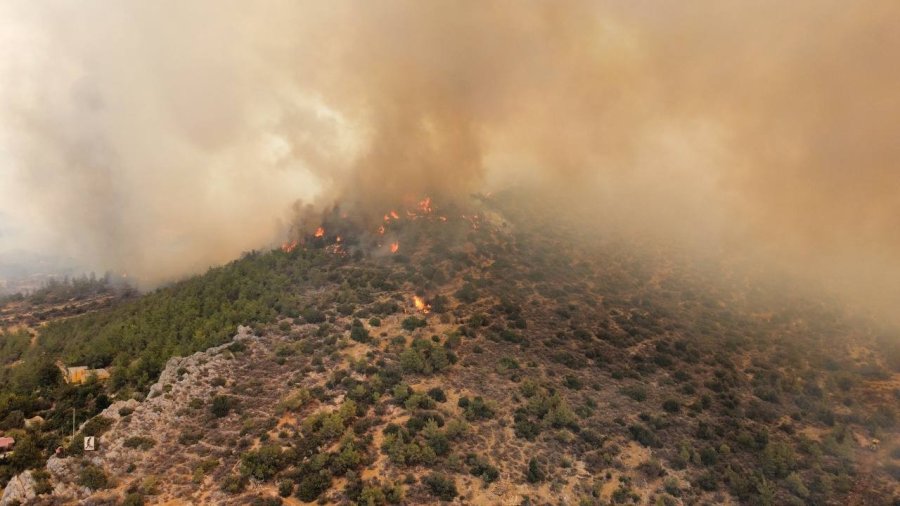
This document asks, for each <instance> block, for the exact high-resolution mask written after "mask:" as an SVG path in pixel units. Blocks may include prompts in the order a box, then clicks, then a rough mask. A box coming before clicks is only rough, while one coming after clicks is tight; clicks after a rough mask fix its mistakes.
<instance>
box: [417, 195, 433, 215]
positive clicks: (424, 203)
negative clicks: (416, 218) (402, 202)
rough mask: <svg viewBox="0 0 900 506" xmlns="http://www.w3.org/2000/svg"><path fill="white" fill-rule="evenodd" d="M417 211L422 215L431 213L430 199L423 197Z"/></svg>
mask: <svg viewBox="0 0 900 506" xmlns="http://www.w3.org/2000/svg"><path fill="white" fill-rule="evenodd" d="M419 210H420V211H422V212H423V213H430V212H431V197H425V198H424V199H422V200H421V201H419Z"/></svg>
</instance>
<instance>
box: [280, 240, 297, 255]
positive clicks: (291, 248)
mask: <svg viewBox="0 0 900 506" xmlns="http://www.w3.org/2000/svg"><path fill="white" fill-rule="evenodd" d="M296 248H297V239H294V240H293V241H291V242H286V243H284V244H282V245H281V251H284V252H285V253H290V252H291V251H294V249H296Z"/></svg>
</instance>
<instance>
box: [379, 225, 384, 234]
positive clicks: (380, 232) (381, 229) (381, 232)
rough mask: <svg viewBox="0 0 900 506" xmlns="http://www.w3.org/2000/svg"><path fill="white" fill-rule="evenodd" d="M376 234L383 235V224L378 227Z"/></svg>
mask: <svg viewBox="0 0 900 506" xmlns="http://www.w3.org/2000/svg"><path fill="white" fill-rule="evenodd" d="M378 235H384V225H381V226H380V227H378Z"/></svg>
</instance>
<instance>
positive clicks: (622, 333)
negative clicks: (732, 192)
mask: <svg viewBox="0 0 900 506" xmlns="http://www.w3.org/2000/svg"><path fill="white" fill-rule="evenodd" d="M511 202H512V199H504V198H502V197H497V198H490V199H481V200H479V201H477V202H474V203H473V204H472V208H471V209H466V210H465V211H462V210H460V209H456V208H454V209H449V208H448V209H441V208H439V207H437V206H436V205H434V204H433V203H432V202H431V201H430V200H427V199H426V200H423V201H421V202H419V203H417V204H416V205H413V206H410V207H409V209H396V210H387V212H386V213H385V215H384V217H383V219H380V220H377V221H378V223H377V224H373V225H369V224H366V225H365V226H363V225H360V224H358V223H356V222H352V221H350V220H347V219H345V218H344V217H343V215H342V213H341V212H340V211H339V210H335V211H334V212H333V213H330V214H328V215H326V217H325V218H324V219H322V221H321V224H320V225H318V226H316V227H314V228H313V229H312V230H308V231H306V232H305V233H300V234H299V235H298V236H297V237H296V238H292V239H291V240H290V241H288V242H286V243H285V244H284V245H283V246H282V247H281V248H279V249H277V250H274V251H269V252H253V253H249V254H247V255H245V256H244V257H243V258H241V259H239V260H236V261H234V262H232V263H231V264H229V265H226V266H223V267H218V268H215V269H212V270H210V271H209V272H208V273H206V274H205V275H203V276H198V277H195V278H192V279H189V280H185V281H183V282H181V283H177V284H175V285H172V286H170V287H166V288H163V289H160V290H157V291H155V292H153V293H150V294H147V295H145V296H142V297H140V298H137V299H133V300H132V299H128V300H122V301H119V302H117V303H116V304H114V305H113V307H110V308H102V309H100V310H98V311H95V312H91V313H90V314H87V315H83V316H79V317H75V318H68V319H64V320H61V321H56V322H53V323H51V324H49V325H47V326H45V327H43V328H42V329H41V331H40V337H39V339H38V341H37V345H36V346H34V347H32V348H30V349H29V350H28V351H26V352H24V353H23V354H22V358H21V360H22V363H23V364H25V365H26V367H22V366H18V367H16V368H12V369H9V370H7V371H6V372H5V373H4V376H3V378H2V380H3V385H4V388H3V398H2V401H3V403H2V408H3V413H2V417H0V419H2V420H3V421H4V422H3V423H4V424H6V427H4V428H5V429H7V430H9V431H12V432H13V433H16V434H17V435H19V439H20V441H19V444H20V446H17V448H16V451H15V453H14V456H13V458H12V459H11V460H10V462H9V463H7V464H6V471H7V473H8V474H9V475H11V474H12V473H13V472H20V471H22V470H23V469H26V468H32V469H35V470H34V471H29V472H28V473H27V474H26V475H20V476H19V477H18V478H16V480H15V482H14V483H15V486H16V487H18V488H17V489H16V490H22V491H24V493H25V494H26V495H30V493H33V494H35V495H36V497H33V498H30V499H29V500H30V501H31V502H32V503H35V504H53V503H54V501H64V500H74V499H79V500H85V501H88V502H93V503H95V504H107V503H109V504H118V503H121V502H123V501H124V502H125V503H127V504H141V503H147V504H150V503H162V502H166V501H176V500H177V501H183V502H192V503H195V504H201V503H215V504H248V503H257V504H278V503H279V501H284V502H285V503H287V504H298V503H304V502H314V501H324V502H327V503H359V504H392V503H405V504H420V503H436V502H440V501H457V502H460V503H467V504H608V503H619V504H625V503H641V504H644V503H658V504H679V503H684V504H694V503H746V504H810V503H811V504H880V503H889V502H890V501H891V500H896V498H897V497H898V494H900V490H898V475H900V460H898V458H900V451H898V448H900V439H898V437H897V425H896V416H897V413H896V410H895V409H894V408H893V406H895V405H896V404H897V400H898V398H900V348H898V344H897V343H898V341H897V334H896V333H892V332H893V331H892V330H890V329H886V328H883V327H881V326H879V325H877V324H876V323H875V322H873V321H871V320H867V319H863V318H859V317H855V316H853V315H851V314H845V313H844V312H843V311H842V310H840V309H839V308H838V306H837V305H836V304H834V303H832V302H828V301H823V300H821V299H816V298H815V297H813V296H810V295H809V294H805V293H800V292H799V291H798V290H795V289H793V288H792V287H790V285H789V283H780V282H778V281H771V280H767V279H765V278H762V277H754V276H752V275H750V274H748V271H747V270H744V269H742V268H741V267H740V266H735V265H732V264H728V263H724V262H718V261H713V260H704V261H699V260H697V259H696V257H694V256H692V255H690V254H689V253H688V252H685V251H679V250H677V249H675V248H665V247H660V246H659V245H658V244H655V243H652V242H649V241H638V240H633V239H631V240H627V239H623V238H619V237H607V236H604V235H603V234H599V233H596V232H594V231H592V230H590V229H586V228H582V229H579V228H577V227H574V226H569V227H565V226H563V225H561V223H566V221H565V220H564V219H561V218H559V217H557V216H553V215H549V214H548V213H546V212H543V210H542V209H537V208H535V209H524V208H522V207H521V206H516V205H512V204H511ZM174 357H185V358H174ZM57 358H58V359H63V360H65V361H66V363H71V364H79V365H85V366H89V367H94V368H100V367H108V368H110V369H111V371H112V377H111V378H110V379H109V380H108V381H107V382H106V383H100V382H97V381H89V382H88V383H86V384H84V385H64V384H62V383H61V381H60V378H59V377H58V376H57V375H55V374H54V373H53V370H54V368H53V367H52V360H55V359H57ZM72 407H74V408H76V410H77V411H78V412H80V413H81V414H82V420H85V419H88V418H89V420H87V421H86V422H85V423H84V424H83V425H81V427H80V428H79V431H78V433H77V435H76V437H75V439H74V441H70V440H69V438H67V437H66V436H65V433H66V430H67V429H66V427H67V425H66V424H67V422H68V423H69V424H70V423H71V421H70V420H71V419H70V418H67V416H69V417H70V416H71V408H72ZM13 412H18V413H19V414H18V415H17V416H15V417H13V418H14V419H11V420H9V421H8V422H7V419H9V418H10V416H12V413H13ZM36 414H39V415H41V416H42V417H43V418H44V419H45V420H46V421H45V423H44V425H43V426H41V427H38V428H35V427H32V428H29V429H25V428H24V426H23V424H22V423H19V419H24V418H29V417H31V416H34V415H36ZM85 436H96V437H97V438H98V441H99V450H98V451H96V452H94V453H90V452H87V453H85V452H83V451H81V444H82V440H83V438H84V437H85ZM873 439H874V440H877V443H876V444H873ZM22 443H24V446H25V447H26V450H28V451H30V452H31V453H30V454H28V453H26V452H25V451H20V450H21V448H22V446H23V445H22ZM56 446H62V447H64V452H63V455H61V456H60V457H52V458H50V459H49V462H47V464H46V467H45V465H44V461H45V459H46V457H47V456H48V455H49V454H50V453H51V452H52V451H53V449H54V448H55V447H56ZM23 455H24V456H23ZM26 457H28V458H26ZM29 487H30V491H29V490H28V489H29ZM10 490H12V489H10ZM7 493H8V494H10V493H11V492H10V491H8V492H7ZM282 497H283V498H284V499H282Z"/></svg>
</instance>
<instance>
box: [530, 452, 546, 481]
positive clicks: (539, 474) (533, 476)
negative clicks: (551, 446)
mask: <svg viewBox="0 0 900 506" xmlns="http://www.w3.org/2000/svg"><path fill="white" fill-rule="evenodd" d="M544 478H546V475H545V474H544V470H543V468H542V467H541V464H540V463H539V462H538V460H537V459H536V458H534V457H532V458H531V460H529V461H528V467H527V468H526V469H525V479H526V480H528V483H540V482H542V481H544Z"/></svg>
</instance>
